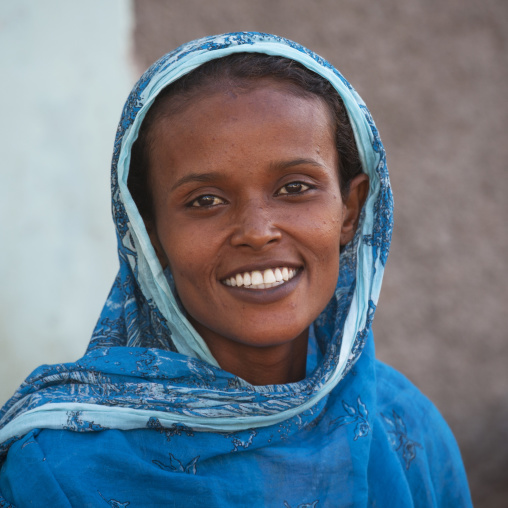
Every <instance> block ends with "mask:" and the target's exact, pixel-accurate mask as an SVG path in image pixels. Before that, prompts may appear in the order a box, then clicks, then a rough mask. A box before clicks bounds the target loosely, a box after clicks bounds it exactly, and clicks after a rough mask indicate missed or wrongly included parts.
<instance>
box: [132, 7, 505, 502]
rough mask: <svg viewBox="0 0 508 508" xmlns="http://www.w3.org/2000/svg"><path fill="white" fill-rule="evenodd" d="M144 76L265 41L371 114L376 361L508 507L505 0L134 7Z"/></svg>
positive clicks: (489, 496)
mask: <svg viewBox="0 0 508 508" xmlns="http://www.w3.org/2000/svg"><path fill="white" fill-rule="evenodd" d="M134 5H135V14H136V30H135V51H136V54H137V62H138V65H139V67H140V70H141V68H144V67H146V66H147V65H149V64H150V63H152V61H153V60H155V59H156V58H157V57H159V56H161V55H163V54H164V53H166V52H167V51H168V50H170V49H173V48H175V47H176V46H177V45H179V44H181V43H183V42H186V41H188V40H191V39H193V38H196V37H200V36H203V35H207V34H212V33H221V32H226V31H236V30H258V31H267V32H273V33H276V34H278V35H283V36H286V37H289V38H291V39H294V40H296V41H298V42H300V43H302V44H304V45H306V46H309V47H310V48H311V49H313V50H315V51H317V52H318V53H320V54H321V55H323V56H324V57H326V58H327V59H329V60H330V61H331V62H332V63H333V64H334V65H336V66H337V67H338V68H339V69H340V70H341V71H342V72H343V74H344V75H345V76H346V77H347V78H348V79H349V80H350V81H351V83H352V84H353V86H355V87H356V88H357V90H358V91H359V93H360V95H362V97H363V99H364V100H365V101H366V102H367V104H368V105H369V108H370V109H371V112H372V114H373V116H374V119H375V120H376V122H377V125H378V127H379V129H380V132H381V136H382V138H383V141H384V143H385V146H386V148H387V153H388V162H389V166H390V170H391V175H392V183H393V189H394V194H395V204H396V210H395V232H394V238H393V247H392V252H391V254H390V258H389V261H388V266H387V271H386V275H385V282H384V286H383V291H382V293H381V299H380V304H379V308H378V312H377V314H376V319H375V321H374V322H375V325H374V331H375V335H376V341H377V351H378V356H379V357H380V358H381V359H383V360H384V361H386V362H388V363H390V364H391V365H393V366H395V367H396V368H397V369H399V370H401V371H402V372H403V373H404V374H406V375H407V376H408V377H409V378H410V379H411V380H412V381H414V382H415V383H416V384H417V385H418V386H419V387H420V388H421V389H422V390H423V391H424V393H426V394H427V395H428V396H429V397H430V398H431V399H432V400H434V401H435V402H436V404H437V405H438V407H439V409H440V410H441V412H442V413H443V414H444V415H445V417H446V419H447V420H448V421H449V423H450V424H451V426H452V428H453V431H454V432H455V435H456V436H457V438H458V440H459V442H460V445H461V449H462V451H463V455H464V458H465V462H466V467H467V470H468V473H469V478H470V482H471V486H472V492H473V497H474V499H475V502H476V505H477V506H482V507H495V506H496V507H497V506H499V507H500V506H506V504H505V503H506V499H507V498H508V483H507V482H506V475H507V471H508V446H507V445H506V443H507V442H508V424H507V423H506V422H507V420H508V340H507V339H508V326H507V325H508V322H507V315H508V308H507V307H508V270H507V269H506V263H505V259H506V257H507V254H508V226H507V224H506V223H507V220H508V198H507V196H508V178H507V175H506V164H507V162H506V161H507V160H508V142H507V141H506V137H507V134H506V125H507V124H508V107H507V104H508V102H507V100H506V96H505V94H506V91H507V88H506V83H508V66H507V63H508V62H507V60H508V2H506V1H505V0H482V1H481V2H479V1H474V0H400V1H397V0H383V1H370V0H313V1H310V0H256V1H252V0H250V1H249V0H237V1H227V0H209V1H206V2H204V1H201V0H186V1H185V2H181V1H177V0H173V1H161V0H137V1H135V4H134Z"/></svg>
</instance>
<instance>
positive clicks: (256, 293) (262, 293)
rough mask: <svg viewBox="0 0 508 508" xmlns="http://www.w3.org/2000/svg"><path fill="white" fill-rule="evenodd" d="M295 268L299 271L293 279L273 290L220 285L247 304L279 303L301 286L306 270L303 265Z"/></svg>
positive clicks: (274, 287)
mask: <svg viewBox="0 0 508 508" xmlns="http://www.w3.org/2000/svg"><path fill="white" fill-rule="evenodd" d="M264 266H265V269H266V265H264ZM279 266H281V265H279ZM282 266H288V267H289V265H287V264H286V265H282ZM293 266H294V265H293ZM269 268H270V267H269ZM295 268H296V269H297V272H296V274H295V275H294V277H293V278H292V279H290V280H289V281H287V282H285V283H284V284H281V285H279V286H273V287H271V288H265V289H248V288H245V287H243V286H240V287H238V286H226V285H225V284H222V283H220V285H221V287H222V288H224V290H226V291H227V292H228V293H229V294H230V295H232V296H234V297H235V298H238V299H239V300H242V301H244V302H246V303H258V304H268V303H274V302H277V301H278V300H281V299H283V298H285V297H286V296H287V295H289V294H290V293H291V292H292V291H294V290H295V288H296V286H297V285H298V284H299V282H300V280H301V277H302V273H303V271H304V270H303V267H302V266H301V265H300V267H295ZM242 269H243V268H242ZM256 269H257V268H253V269H252V270H256ZM245 271H249V270H245ZM234 273H235V274H236V273H238V272H234ZM226 278H227V277H226Z"/></svg>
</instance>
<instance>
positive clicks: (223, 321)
mask: <svg viewBox="0 0 508 508" xmlns="http://www.w3.org/2000/svg"><path fill="white" fill-rule="evenodd" d="M153 140H154V141H153V147H152V152H151V156H150V187H151V189H152V195H153V200H154V211H155V221H154V223H153V224H150V223H148V224H147V228H148V231H149V234H150V237H151V240H152V243H153V245H154V247H155V249H156V252H157V254H158V256H159V259H160V261H161V264H162V265H163V266H165V265H167V264H169V266H170V269H171V272H172V274H173V277H174V281H175V285H176V288H177V291H178V294H179V297H180V299H181V301H182V303H183V305H184V307H185V309H186V311H187V313H188V317H189V320H190V321H191V323H192V324H193V325H194V327H195V328H196V330H197V331H198V332H199V333H200V334H201V336H202V337H203V338H204V340H205V341H206V343H207V344H208V346H209V348H210V350H211V351H212V354H214V356H215V358H216V359H217V360H218V361H219V364H220V365H221V366H222V367H223V368H224V369H225V370H229V371H230V372H233V373H235V374H238V375H240V376H241V377H243V378H244V379H248V377H249V376H248V375H246V372H245V369H246V368H247V367H245V364H246V363H247V364H248V365H250V364H255V363H256V362H258V361H261V363H263V360H259V357H260V355H261V357H263V358H265V360H266V359H267V358H268V357H270V358H271V359H270V360H267V363H268V364H271V365H272V367H273V368H275V367H274V366H275V365H276V364H278V363H279V362H280V361H281V360H280V359H281V358H282V357H287V356H288V355H289V356H290V357H291V356H297V357H298V361H296V360H295V361H296V363H298V364H299V367H298V369H299V370H300V371H301V368H302V359H301V358H300V357H301V356H302V355H303V366H304V362H305V355H306V341H307V330H308V327H309V325H310V324H311V323H312V321H314V320H315V319H316V317H317V316H318V315H319V314H320V312H321V311H322V310H323V309H324V308H325V306H326V304H327V303H328V301H329V300H330V298H331V297H332V295H333V292H334V290H335V286H336V283H337V277H338V273H339V253H340V245H341V243H342V244H344V243H347V241H349V239H350V238H351V237H352V234H353V233H354V225H353V223H354V219H352V218H351V217H349V219H348V221H347V222H348V224H346V225H345V228H344V229H343V222H344V219H345V218H346V217H348V216H349V215H350V214H348V208H347V206H346V204H345V203H343V201H342V199H341V193H340V188H339V180H338V174H337V164H338V160H337V158H338V155H337V151H336V148H335V144H334V130H333V128H332V125H331V120H330V114H329V112H328V110H327V107H326V105H325V104H324V103H323V102H322V101H321V99H318V98H307V97H298V96H296V95H294V94H291V93H288V91H286V90H285V89H284V86H283V85H279V84H277V83H273V82H270V81H268V80H264V81H262V82H261V83H260V84H259V85H257V86H256V87H255V88H253V89H251V90H248V91H242V92H238V91H236V90H234V89H230V90H229V92H227V93H224V92H221V93H213V94H211V95H208V96H205V97H203V98H200V100H199V101H195V102H194V103H193V104H192V105H190V106H189V107H187V108H186V109H185V110H184V111H181V112H179V113H177V114H173V115H171V116H170V117H169V118H163V119H161V120H159V121H158V123H157V124H156V125H155V126H154V132H153ZM349 222H351V224H349ZM263 355H264V356H263ZM295 361H293V362H292V363H295ZM249 362H250V363H249ZM295 368H296V367H295ZM247 370H248V368H247ZM295 376H296V377H300V378H301V372H300V374H295V375H291V374H289V377H290V378H291V377H295ZM286 377H287V376H286ZM251 382H254V381H251ZM256 384H261V383H256ZM263 384H265V383H263Z"/></svg>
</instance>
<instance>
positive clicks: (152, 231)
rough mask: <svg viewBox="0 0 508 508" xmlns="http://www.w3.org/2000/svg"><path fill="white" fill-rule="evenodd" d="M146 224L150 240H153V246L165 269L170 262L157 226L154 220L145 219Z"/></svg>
mask: <svg viewBox="0 0 508 508" xmlns="http://www.w3.org/2000/svg"><path fill="white" fill-rule="evenodd" d="M145 226H146V231H147V233H148V236H149V238H150V242H152V246H153V248H154V250H155V254H156V255H157V258H158V260H159V263H160V264H161V266H162V269H163V270H164V269H165V268H166V267H167V266H168V264H169V263H168V258H167V256H166V253H165V252H164V249H163V248H162V245H161V243H160V240H159V235H158V234H157V228H156V226H155V224H154V223H153V222H152V221H145Z"/></svg>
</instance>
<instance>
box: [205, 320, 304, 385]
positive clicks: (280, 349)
mask: <svg viewBox="0 0 508 508" xmlns="http://www.w3.org/2000/svg"><path fill="white" fill-rule="evenodd" d="M195 326H196V324H195ZM196 329H197V331H198V332H200V330H199V326H196ZM207 335H209V334H207ZM308 336H309V331H308V329H306V330H304V331H303V332H302V333H301V334H300V335H298V337H296V338H295V339H293V340H292V341H290V342H287V343H285V344H278V345H276V346H262V347H261V346H260V347H256V346H252V345H246V344H242V343H240V342H234V341H231V340H229V339H225V338H223V337H220V336H214V337H213V339H212V340H210V339H211V338H210V337H206V338H205V341H206V343H207V345H208V347H209V348H210V351H211V353H212V354H213V356H214V357H215V359H216V360H217V362H218V363H219V365H220V366H221V368H222V369H224V370H226V371H227V372H231V373H232V374H234V375H236V376H238V377H240V378H242V379H244V380H245V381H247V382H248V383H250V384H252V385H256V386H260V385H277V384H287V383H295V382H297V381H301V380H302V379H304V378H305V372H306V366H307V342H308Z"/></svg>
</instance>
